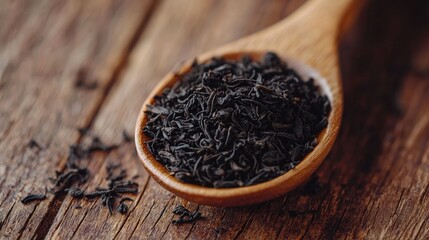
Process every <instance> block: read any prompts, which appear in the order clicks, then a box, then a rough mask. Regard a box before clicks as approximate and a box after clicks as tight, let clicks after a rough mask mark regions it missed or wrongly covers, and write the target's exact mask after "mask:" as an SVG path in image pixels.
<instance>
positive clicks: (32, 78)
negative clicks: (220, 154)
mask: <svg viewBox="0 0 429 240" xmlns="http://www.w3.org/2000/svg"><path fill="white" fill-rule="evenodd" d="M243 2H245V3H246V4H242V3H243ZM302 2H303V1H299V0H297V1H262V0H260V1H259V0H254V1H244V0H239V1H228V0H225V1H214V0H213V1H185V3H183V2H181V1H175V0H170V1H162V2H158V1H157V3H158V4H157V7H156V8H155V9H154V10H153V11H150V10H149V7H148V4H149V3H148V2H146V1H116V2H114V3H112V2H107V1H85V4H81V3H80V1H68V2H67V4H64V3H62V2H58V1H49V0H44V1H25V2H24V1H4V0H3V1H0V6H2V7H0V25H1V27H0V153H1V154H0V187H1V188H0V222H1V224H0V238H18V237H19V236H21V238H24V239H27V238H33V237H35V236H39V237H43V236H44V235H45V234H47V238H61V239H63V238H66V239H68V238H71V237H72V236H73V237H74V238H75V239H89V238H107V239H111V238H115V237H116V238H119V239H124V238H134V239H159V238H164V239H183V238H189V239H202V238H203V239H234V238H236V239H275V238H279V239H295V238H306V239H332V238H334V239H356V238H366V239H378V238H383V237H384V238H385V239H396V238H399V239H413V238H415V239H428V238H429V231H428V229H429V220H428V219H429V210H428V209H429V151H428V149H429V137H428V136H429V115H428V114H429V109H428V107H429V105H428V104H427V102H428V101H429V94H428V93H429V74H425V73H427V72H429V71H428V69H429V65H428V64H427V63H428V62H427V57H425V56H427V55H428V54H429V44H428V43H429V31H428V29H429V26H428V25H427V24H426V23H429V18H428V16H429V14H428V13H427V10H428V9H429V6H428V5H427V4H428V2H427V1H413V3H412V4H408V3H407V4H404V1H400V0H395V1H391V0H380V1H372V2H371V4H369V5H368V6H367V7H366V8H365V9H366V10H365V11H364V12H363V13H362V14H361V17H359V19H358V21H357V22H356V23H353V24H351V28H350V29H349V31H347V32H346V33H345V34H344V36H343V41H342V48H341V51H340V56H341V59H340V60H341V63H342V64H341V66H342V76H343V77H342V78H343V86H344V95H345V112H344V117H343V123H342V128H341V131H340V134H339V137H338V139H337V141H336V143H335V145H334V147H333V150H332V151H331V153H330V154H329V156H328V157H327V159H326V160H325V162H324V163H323V164H322V166H321V168H320V169H319V170H318V171H317V173H316V176H318V180H317V181H316V180H314V181H312V182H311V183H310V184H307V185H305V186H303V187H301V188H299V189H297V190H295V191H293V192H291V193H289V194H287V195H286V196H284V197H282V198H279V199H275V200H273V201H270V202H267V203H264V204H259V205H256V206H251V207H240V208H213V207H206V206H197V205H195V204H189V203H186V202H184V201H182V200H181V199H178V198H176V197H174V196H173V195H171V194H170V193H168V192H167V191H165V190H163V189H162V188H161V187H160V186H159V185H158V184H157V183H156V182H154V181H153V180H152V179H150V178H148V176H147V174H146V173H145V171H144V170H143V167H142V166H141V165H140V164H139V162H138V158H137V156H136V155H135V153H134V148H133V146H132V145H123V146H121V148H120V149H118V150H117V151H115V152H112V153H111V154H109V155H103V154H98V155H96V156H94V158H93V159H92V160H91V163H90V166H89V167H90V169H91V170H92V172H99V174H97V175H95V176H93V178H92V179H91V181H90V183H89V184H88V188H93V187H95V186H97V185H98V184H102V183H103V181H105V180H104V177H105V172H104V170H103V168H104V165H105V164H106V161H113V160H115V161H117V160H118V159H119V160H120V161H122V162H123V163H124V165H125V166H126V167H127V168H128V169H129V171H130V175H131V176H132V175H133V174H134V173H138V174H139V175H140V178H139V179H138V181H139V183H140V184H141V187H140V194H139V195H138V197H137V199H136V203H135V204H133V205H132V208H131V211H130V212H129V214H128V215H126V216H122V215H119V214H115V215H113V216H109V214H108V211H106V209H105V208H102V207H101V206H100V205H101V204H100V203H99V202H92V203H91V202H89V203H86V202H84V201H83V202H81V201H75V200H72V199H69V198H68V197H66V198H65V199H54V200H53V201H52V199H49V200H47V201H44V202H41V203H40V204H38V205H34V204H32V205H28V206H23V205H21V203H20V202H19V201H18V200H19V199H20V197H21V196H23V195H25V194H26V193H28V192H32V191H39V190H40V191H43V187H42V186H43V185H44V184H42V183H46V177H47V176H48V175H49V174H51V172H52V170H50V169H51V168H52V166H55V167H57V168H61V167H63V164H64V160H65V159H64V158H65V157H66V155H67V146H68V145H69V144H71V143H75V142H78V141H86V140H87V139H85V138H82V139H81V137H80V136H79V135H78V134H77V132H76V131H75V127H77V126H79V127H80V126H85V125H91V126H92V129H93V130H94V131H95V132H96V133H97V134H99V135H101V138H102V139H103V140H104V141H106V142H109V143H110V142H112V143H115V142H118V141H120V140H121V137H120V135H121V132H122V129H123V128H126V129H127V130H128V132H132V131H133V127H134V124H135V120H136V118H137V113H138V110H139V108H140V106H141V104H142V103H143V101H144V99H145V98H146V97H147V95H148V94H149V92H150V91H151V89H152V88H153V87H154V86H155V85H156V83H157V81H159V80H160V79H161V78H162V77H163V76H164V75H165V73H167V72H168V71H170V70H171V69H172V68H173V67H174V66H175V65H176V64H177V63H178V62H180V61H182V60H186V59H189V58H192V57H193V56H195V55H197V54H199V53H202V52H205V51H207V50H209V49H212V48H215V47H216V46H219V45H222V44H224V43H226V42H228V41H231V40H234V39H237V38H239V37H242V36H245V35H247V34H250V33H252V32H255V31H257V30H260V29H262V28H264V27H266V26H268V25H270V24H272V23H274V22H276V21H279V20H280V19H282V18H283V17H285V16H286V15H287V14H288V13H290V12H291V11H292V10H294V9H295V8H296V7H298V6H299V5H300V4H301V3H302ZM387 3H388V4H387ZM149 5H151V4H149ZM3 6H7V7H3ZM116 8H119V9H120V10H114V9H116ZM145 9H146V10H145ZM148 11H149V12H151V14H152V16H151V17H150V18H149V17H145V13H147V12H148ZM112 16H113V17H112ZM145 19H146V20H147V19H149V20H148V22H147V25H146V27H144V26H142V24H143V23H142V22H144V21H145ZM249 19H251V20H249ZM141 28H143V29H141ZM139 29H140V30H139ZM139 31H141V32H142V34H139ZM118 33H122V34H118ZM135 35H139V37H138V38H135ZM133 41H138V42H137V47H136V48H131V49H130V45H132V44H131V43H132V42H133ZM59 46H62V47H61V48H60V47H59ZM129 53H131V55H130V58H128V57H127V56H128V55H129ZM126 59H129V60H128V61H126ZM126 63H128V64H126ZM81 68H83V69H87V70H86V71H85V72H86V73H87V74H86V75H87V77H86V78H87V79H97V81H98V82H99V87H98V88H97V89H95V90H92V91H87V90H71V89H73V88H72V86H73V83H74V79H76V77H77V75H78V72H79V69H81ZM115 72H116V73H115ZM112 75H114V76H112ZM395 99H398V100H399V101H397V102H399V104H397V103H396V102H395V101H394V100H395ZM398 105H399V106H398ZM399 110H402V113H401V111H399ZM31 138H35V139H36V140H37V141H38V142H39V143H40V144H41V145H42V146H43V147H44V148H43V149H42V150H40V151H36V150H35V149H28V148H26V147H25V146H24V145H25V144H26V143H27V142H28V141H29V140H30V139H31ZM97 169H101V170H97ZM16 173H19V175H17V174H16ZM315 186H316V187H315ZM317 186H318V187H317ZM179 203H183V204H185V205H186V206H187V207H189V208H190V209H192V210H193V209H196V208H199V210H200V211H201V212H202V214H203V215H204V216H205V218H204V219H203V220H201V221H199V222H196V223H195V224H189V225H181V226H175V225H172V224H170V223H171V219H173V217H174V216H173V214H172V213H171V211H172V209H173V207H174V206H175V205H177V204H179ZM76 205H82V207H83V208H82V209H75V208H74V207H75V206H76ZM48 206H51V207H54V210H55V211H53V212H47V208H48ZM47 213H48V214H47ZM44 216H46V217H45V219H44V220H45V221H43V224H41V223H42V220H43V218H44ZM46 220H50V221H52V224H51V223H50V221H46ZM38 234H41V235H38Z"/></svg>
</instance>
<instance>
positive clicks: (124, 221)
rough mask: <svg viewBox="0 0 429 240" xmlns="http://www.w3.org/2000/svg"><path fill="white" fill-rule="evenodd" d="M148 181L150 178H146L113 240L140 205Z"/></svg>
mask: <svg viewBox="0 0 429 240" xmlns="http://www.w3.org/2000/svg"><path fill="white" fill-rule="evenodd" d="M149 180H150V176H148V177H147V179H146V182H145V184H144V186H143V189H142V191H141V193H140V194H139V195H138V198H137V201H136V202H135V203H134V206H133V208H132V209H131V210H130V211H129V212H128V214H127V216H126V217H125V219H124V220H123V221H122V224H121V226H120V227H119V229H118V231H117V232H116V233H115V235H114V237H113V238H114V239H115V238H117V236H118V235H119V233H120V232H121V230H122V228H123V227H124V225H125V223H127V221H128V218H129V217H130V216H131V214H132V213H133V212H134V210H135V209H136V208H137V206H138V205H139V204H140V201H141V199H142V198H143V194H144V192H145V191H146V187H147V186H148V184H149Z"/></svg>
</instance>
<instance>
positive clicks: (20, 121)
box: [0, 0, 151, 239]
mask: <svg viewBox="0 0 429 240" xmlns="http://www.w3.org/2000/svg"><path fill="white" fill-rule="evenodd" d="M0 5H1V9H2V10H1V25H2V27H0V42H1V45H0V77H1V79H0V102H1V104H0V122H1V124H0V152H1V154H0V162H1V164H0V189H1V190H0V228H1V232H0V236H1V237H2V238H20V237H21V238H25V239H26V238H31V237H32V236H36V237H44V235H45V234H46V232H47V230H48V229H49V226H50V223H51V222H52V221H53V219H54V218H55V216H56V214H57V212H56V210H57V209H58V208H59V206H60V205H61V203H62V199H61V198H49V199H48V200H47V201H43V202H41V203H40V204H30V205H29V206H24V205H22V204H21V202H20V201H19V200H20V199H21V198H22V197H23V196H25V195H26V194H28V193H30V192H39V193H43V192H44V191H45V190H44V186H45V185H46V184H47V183H48V179H47V178H48V177H49V176H51V177H54V174H55V173H54V170H55V169H57V168H58V169H61V168H62V167H63V166H64V162H65V158H66V156H67V151H68V145H70V144H72V143H76V142H78V141H79V140H80V136H79V134H78V132H77V131H76V128H77V127H84V126H88V125H91V123H92V121H93V119H94V117H95V115H96V114H97V112H98V110H99V108H100V106H101V105H102V103H103V101H104V99H105V98H106V94H107V93H108V91H109V89H110V88H111V84H112V83H113V80H114V78H113V77H114V75H115V71H116V69H118V68H119V67H120V66H121V64H123V63H122V62H123V58H124V57H125V56H126V55H127V51H128V49H129V47H130V43H132V41H133V39H134V35H136V33H137V34H138V32H139V31H140V28H141V27H142V25H143V23H144V21H145V15H146V14H148V10H149V9H150V5H151V2H150V1H145V2H141V1H91V2H87V1H49V0H45V1H2V2H1V3H0ZM3 26H4V27H3ZM77 80H83V81H87V82H93V81H96V82H97V85H98V87H97V88H96V89H94V90H89V89H76V88H75V86H74V85H75V82H76V81H77ZM31 139H34V140H36V141H37V142H38V143H39V144H40V145H41V146H42V149H37V148H36V149H34V148H29V147H28V146H27V143H28V142H29V141H30V140H31Z"/></svg>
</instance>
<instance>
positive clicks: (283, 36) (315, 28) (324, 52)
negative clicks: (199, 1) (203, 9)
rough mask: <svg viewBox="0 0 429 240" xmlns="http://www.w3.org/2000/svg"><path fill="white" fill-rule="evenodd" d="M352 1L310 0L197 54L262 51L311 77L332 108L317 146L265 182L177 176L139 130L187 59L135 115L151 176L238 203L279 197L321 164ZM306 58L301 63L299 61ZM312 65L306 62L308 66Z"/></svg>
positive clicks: (190, 192) (216, 201)
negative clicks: (214, 183) (208, 182)
mask: <svg viewBox="0 0 429 240" xmlns="http://www.w3.org/2000/svg"><path fill="white" fill-rule="evenodd" d="M351 3H352V0H335V1H332V0H312V1H309V2H308V3H306V4H305V5H304V6H302V7H301V8H300V9H298V10H297V11H296V12H295V13H293V14H292V15H291V16H289V17H288V18H287V19H285V20H283V21H281V22H279V23H277V24H275V25H273V26H272V27H269V28H267V29H265V30H263V31H261V32H258V33H256V34H253V35H251V36H249V37H246V38H242V39H240V40H237V41H235V42H233V43H230V44H227V45H225V46H223V47H220V48H218V49H216V50H213V51H210V52H208V53H205V54H202V55H201V56H198V58H197V59H198V60H199V62H201V61H206V60H208V59H210V58H212V57H214V56H223V57H224V58H227V59H238V58H239V57H241V56H242V55H243V54H250V55H251V56H253V57H254V58H256V59H259V57H260V56H261V55H262V54H264V53H265V52H267V51H273V52H275V53H277V54H279V55H280V56H281V57H282V58H283V59H284V60H285V61H286V62H287V63H288V65H289V66H291V67H292V68H294V69H296V70H297V72H298V74H300V75H301V76H302V77H304V79H305V80H307V79H308V77H309V76H311V77H313V78H314V79H315V81H316V84H318V85H319V86H321V89H322V91H323V92H324V94H326V95H328V97H329V99H330V101H331V105H332V111H331V113H330V115H329V124H328V127H327V128H326V129H325V130H324V131H323V132H322V133H321V134H320V135H319V136H318V143H319V144H318V145H317V146H316V147H315V149H314V151H312V152H311V153H309V154H308V155H307V156H306V157H305V158H304V160H303V161H302V162H301V163H299V164H298V165H297V166H296V168H294V169H292V170H290V171H288V172H287V173H285V174H283V175H281V176H279V177H277V178H275V179H273V180H270V181H267V182H263V183H260V184H256V185H252V186H247V187H236V188H221V189H216V188H208V187H202V186H197V185H193V184H187V183H183V182H180V181H178V180H177V179H176V178H174V177H173V176H171V175H170V173H169V171H168V170H167V169H166V168H165V167H164V166H163V165H162V164H160V163H159V162H158V161H157V160H156V159H155V158H154V157H153V156H152V155H151V153H150V152H149V150H148V148H147V147H146V144H145V142H146V141H147V140H149V138H148V137H147V136H145V134H144V133H143V132H142V129H143V127H144V126H145V124H146V122H147V116H146V115H145V113H144V112H145V111H146V106H147V105H148V104H152V103H153V98H154V96H156V95H159V94H160V93H161V92H162V91H163V89H164V88H166V87H169V86H171V85H173V83H174V82H176V81H178V80H180V75H181V74H183V73H186V72H187V71H189V69H190V65H191V61H190V62H188V63H186V64H185V65H184V66H183V67H182V69H181V70H180V71H179V72H178V73H169V74H168V75H167V76H166V77H165V78H164V79H163V80H162V81H161V82H160V83H159V84H158V86H157V87H156V88H155V89H154V90H153V91H152V93H151V94H150V96H149V97H148V99H147V100H146V102H145V103H144V105H143V107H142V109H141V111H140V115H139V117H138V120H137V125H136V130H135V136H136V146H137V151H138V154H139V156H140V158H141V159H142V162H143V164H144V166H145V167H146V169H147V171H148V172H149V173H150V174H151V176H152V177H153V178H154V179H155V180H156V181H158V182H159V183H160V184H161V185H162V186H163V187H164V188H166V189H168V190H169V191H171V192H172V193H174V194H176V195H177V196H180V197H182V198H184V199H186V200H189V201H192V202H196V203H200V204H205V205H212V206H240V205H250V204H255V203H260V202H263V201H267V200H269V199H272V198H275V197H278V196H281V195H283V194H285V193H286V192H288V191H290V190H292V189H294V188H295V187H297V186H298V185H300V184H302V183H304V182H306V181H307V180H308V179H309V177H310V176H311V174H312V173H314V171H316V169H317V168H318V167H319V165H320V164H321V163H322V161H323V160H324V158H325V157H326V155H327V154H328V152H329V150H330V149H331V147H332V145H333V143H334V140H335V138H336V136H337V133H338V130H339V127H340V122H341V115H342V111H343V93H342V86H341V82H340V79H339V66H338V56H337V35H338V31H339V25H340V22H342V19H343V15H344V14H345V13H346V12H347V13H351V11H348V10H349V9H352V7H351V5H352V4H351ZM303 63H305V64H303ZM309 66H311V67H309Z"/></svg>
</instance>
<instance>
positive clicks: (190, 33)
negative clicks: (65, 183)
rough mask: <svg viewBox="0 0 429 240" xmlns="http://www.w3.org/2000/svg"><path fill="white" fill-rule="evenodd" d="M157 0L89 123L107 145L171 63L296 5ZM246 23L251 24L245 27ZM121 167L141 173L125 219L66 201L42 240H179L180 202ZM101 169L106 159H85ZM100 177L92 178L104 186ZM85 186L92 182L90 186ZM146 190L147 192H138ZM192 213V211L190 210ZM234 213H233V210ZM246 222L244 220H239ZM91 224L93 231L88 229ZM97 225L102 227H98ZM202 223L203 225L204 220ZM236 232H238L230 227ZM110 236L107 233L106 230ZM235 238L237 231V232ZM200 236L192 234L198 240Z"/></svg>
mask: <svg viewBox="0 0 429 240" xmlns="http://www.w3.org/2000/svg"><path fill="white" fill-rule="evenodd" d="M265 2H266V1H259V0H257V1H255V0H253V1H192V2H191V1H187V2H186V4H185V2H181V1H174V0H173V1H164V2H163V3H162V4H161V5H160V6H159V7H158V9H157V11H156V12H155V13H154V15H153V17H152V19H151V21H150V23H149V25H148V28H147V29H146V31H145V32H144V33H143V35H142V37H141V40H140V43H139V45H138V48H137V49H136V51H134V52H133V55H132V59H131V61H130V66H129V67H128V68H127V71H126V73H125V74H124V75H123V77H122V79H121V80H120V81H119V84H118V85H115V86H114V87H113V90H112V94H109V96H108V99H107V102H106V104H105V105H103V107H102V109H101V111H100V114H99V115H98V117H97V119H96V121H95V122H94V126H93V131H94V132H96V133H97V134H99V135H100V136H101V137H102V138H103V139H107V140H108V141H112V142H115V141H119V140H120V133H121V131H122V128H123V127H124V126H125V127H126V128H127V130H128V131H129V132H133V130H134V124H135V121H136V118H137V113H138V111H139V109H140V107H141V104H142V102H143V101H144V99H145V98H146V97H147V95H148V94H149V92H150V91H151V89H152V88H153V87H154V86H155V84H156V83H157V82H158V81H159V80H160V79H161V78H162V77H163V75H164V74H166V73H167V72H168V71H169V70H170V69H172V68H173V67H174V66H175V65H176V64H177V63H178V62H180V61H182V60H187V59H189V58H191V57H193V56H195V55H196V54H198V53H200V52H202V51H204V50H208V49H210V48H213V47H215V46H217V45H220V44H223V43H225V42H228V41H231V40H233V39H236V38H239V37H241V36H244V35H247V34H249V33H251V32H255V31H257V30H259V29H262V28H263V27H266V26H268V25H270V24H272V23H274V22H276V21H278V20H280V19H282V18H283V17H284V16H286V15H287V14H288V13H290V12H291V11H292V10H293V9H294V8H296V7H298V6H299V5H300V4H301V3H302V2H303V1H289V2H282V1H273V2H269V4H263V3H265ZM249 19H252V20H251V21H249ZM128 158H133V161H122V162H123V163H124V165H125V166H127V167H128V168H129V169H138V171H139V172H141V174H140V175H141V176H142V177H141V179H140V183H141V185H142V187H141V188H143V189H141V191H142V192H141V194H140V196H139V198H138V200H137V203H136V204H133V207H132V209H131V211H130V213H129V215H128V216H127V217H122V216H119V215H118V214H117V215H114V216H109V213H108V211H106V209H102V208H100V204H99V203H96V204H92V203H82V206H83V208H82V209H79V210H75V209H73V207H72V206H73V205H74V202H73V201H72V200H70V199H68V198H66V200H65V201H64V204H63V205H62V206H61V208H60V214H58V216H64V218H57V219H55V222H54V224H53V225H52V228H51V229H50V232H49V234H48V236H49V237H51V236H52V237H58V238H63V237H68V236H70V235H73V234H74V237H75V238H78V239H81V238H84V239H86V238H92V237H102V238H111V237H117V238H119V239H124V238H150V239H157V238H161V237H164V238H167V239H168V238H169V239H171V238H184V237H185V236H186V235H187V234H189V233H190V230H191V228H192V225H187V226H186V225H185V226H180V227H177V226H173V225H171V224H170V223H171V220H172V218H173V215H172V213H171V211H172V209H173V207H174V206H175V205H177V204H178V202H179V201H180V200H178V199H177V198H175V197H174V196H173V195H171V194H170V193H168V192H167V191H165V190H164V189H162V188H161V187H159V186H158V184H157V183H156V182H154V181H153V180H149V182H148V183H147V186H146V182H147V175H146V173H145V172H144V170H143V169H142V167H141V164H139V163H138V158H137V157H136V156H134V155H133V152H132V151H129V153H128ZM92 161H93V162H97V167H100V168H101V167H102V166H103V164H104V162H105V156H100V157H99V158H94V159H92ZM104 174H105V172H104V171H101V172H100V176H97V177H96V178H97V179H103V178H104V177H105V175H104ZM89 185H91V183H90V184H89ZM144 186H146V187H144ZM190 206H191V208H196V206H195V205H190ZM237 212H239V211H237ZM244 217H245V215H244V214H243V219H244ZM94 222H97V224H94ZM99 222H102V223H100V224H98V223H99ZM204 222H205V221H204ZM236 226H239V225H236ZM106 229H110V231H106ZM237 231H239V229H237ZM205 235H206V234H203V235H199V237H200V238H201V237H204V236H205Z"/></svg>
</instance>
